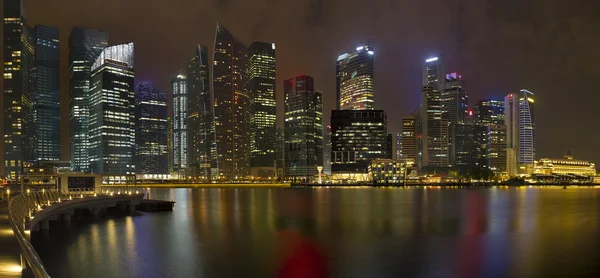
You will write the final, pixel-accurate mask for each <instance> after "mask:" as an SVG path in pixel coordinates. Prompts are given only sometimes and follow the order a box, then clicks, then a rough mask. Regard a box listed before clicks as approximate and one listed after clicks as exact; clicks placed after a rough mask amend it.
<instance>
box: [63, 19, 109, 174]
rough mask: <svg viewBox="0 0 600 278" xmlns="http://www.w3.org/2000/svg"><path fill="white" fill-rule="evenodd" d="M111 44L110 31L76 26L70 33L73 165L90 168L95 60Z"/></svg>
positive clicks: (71, 146) (70, 113)
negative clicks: (92, 82) (90, 115)
mask: <svg viewBox="0 0 600 278" xmlns="http://www.w3.org/2000/svg"><path fill="white" fill-rule="evenodd" d="M107 45H108V37H107V33H105V32H101V31H98V30H94V29H84V28H79V27H73V29H71V34H70V35H69V139H70V140H69V149H70V153H71V168H72V170H73V171H75V172H89V168H90V161H89V156H88V147H89V140H88V117H89V107H88V101H89V92H90V76H91V68H92V64H93V63H94V62H95V61H96V58H98V56H99V55H100V53H101V52H102V50H103V49H104V48H105V47H106V46H107Z"/></svg>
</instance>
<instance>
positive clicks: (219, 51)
mask: <svg viewBox="0 0 600 278" xmlns="http://www.w3.org/2000/svg"><path fill="white" fill-rule="evenodd" d="M246 59H247V48H246V47H245V46H244V45H242V43H240V42H239V41H238V40H237V39H236V38H235V37H234V36H233V35H232V34H231V33H230V32H229V31H228V30H227V29H225V27H223V26H222V25H219V24H217V34H216V37H215V48H214V55H213V104H214V110H213V111H214V126H215V144H216V149H215V156H214V164H213V165H214V167H215V169H214V171H213V176H214V177H213V178H215V177H218V178H220V179H226V180H227V179H230V180H231V179H234V178H236V177H245V176H247V175H249V174H250V125H249V116H250V115H249V111H248V109H249V107H248V106H249V99H248V95H247V94H246V92H245V87H246Z"/></svg>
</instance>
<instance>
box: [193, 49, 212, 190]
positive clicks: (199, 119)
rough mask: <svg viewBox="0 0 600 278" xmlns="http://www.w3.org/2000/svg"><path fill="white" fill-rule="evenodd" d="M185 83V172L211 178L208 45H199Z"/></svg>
mask: <svg viewBox="0 0 600 278" xmlns="http://www.w3.org/2000/svg"><path fill="white" fill-rule="evenodd" d="M187 86H188V90H187V92H188V114H187V115H188V123H187V133H188V140H187V142H188V148H187V155H188V159H187V161H188V168H189V175H190V176H192V177H194V178H199V179H201V180H205V181H206V180H210V178H211V162H212V161H211V149H212V147H213V142H214V134H213V133H212V130H213V125H212V121H213V116H212V105H211V102H210V72H209V62H208V47H206V46H204V45H199V46H198V47H197V48H196V51H195V53H194V56H193V57H192V59H190V61H189V62H188V67H187Z"/></svg>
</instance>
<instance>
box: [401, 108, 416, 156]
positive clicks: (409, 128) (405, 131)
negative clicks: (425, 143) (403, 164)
mask: <svg viewBox="0 0 600 278" xmlns="http://www.w3.org/2000/svg"><path fill="white" fill-rule="evenodd" d="M416 128H417V123H416V117H415V115H413V114H411V115H408V116H405V117H403V118H402V136H401V142H402V144H401V148H402V155H401V157H399V159H412V161H413V162H416V161H417V137H416V134H417V133H416Z"/></svg>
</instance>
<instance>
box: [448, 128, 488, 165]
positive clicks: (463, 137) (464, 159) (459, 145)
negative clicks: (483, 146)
mask: <svg viewBox="0 0 600 278" xmlns="http://www.w3.org/2000/svg"><path fill="white" fill-rule="evenodd" d="M479 129H480V128H479V126H477V125H474V124H468V123H460V124H454V125H453V128H452V133H451V141H452V142H453V144H451V151H450V154H451V158H450V159H451V161H453V164H452V165H453V167H454V168H455V169H456V170H458V172H460V173H466V172H468V171H472V170H474V169H476V168H479V167H481V166H482V165H480V164H481V160H480V159H479V155H478V151H479V147H480V144H479V140H477V138H478V135H479V134H480V133H481V131H480V130H479Z"/></svg>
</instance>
